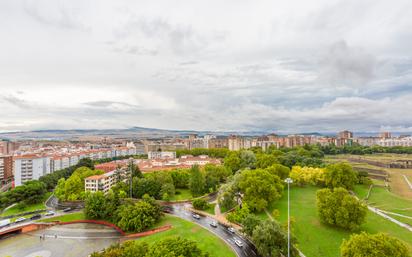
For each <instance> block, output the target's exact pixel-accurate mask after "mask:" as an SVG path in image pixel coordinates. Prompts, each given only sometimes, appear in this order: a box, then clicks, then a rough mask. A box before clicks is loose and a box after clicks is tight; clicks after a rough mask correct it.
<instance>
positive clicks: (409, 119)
mask: <svg viewBox="0 0 412 257" xmlns="http://www.w3.org/2000/svg"><path fill="white" fill-rule="evenodd" d="M411 14H412V1H411V0H392V1H388V0H344V1H336V0H317V1H313V0H312V1H302V0H287V1H274V0H268V1H264V0H259V1H256V0H251V1H246V0H233V1H232V0H224V1H222V0H216V1H215V0H208V1H194V0H187V1H180V0H176V1H170V0H165V1H157V0H150V1H143V0H139V1H135V0H130V1H125V0H111V1H102V0H95V1H87V0H77V1H76V0H67V1H62V0H33V1H28V0H27V1H23V0H1V1H0V131H14V130H33V129H72V128H82V129H88V128H129V127H133V126H145V127H156V128H167V129H197V130H220V131H222V130H242V131H246V130H271V131H274V132H309V131H320V132H327V131H329V132H331V131H337V130H341V129H350V130H354V131H380V130H392V131H412V16H411Z"/></svg>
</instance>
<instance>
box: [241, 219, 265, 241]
mask: <svg viewBox="0 0 412 257" xmlns="http://www.w3.org/2000/svg"><path fill="white" fill-rule="evenodd" d="M260 222H261V220H260V219H259V218H258V217H257V216H256V215H254V214H249V215H247V216H246V217H245V218H244V219H243V221H242V231H243V232H244V233H245V234H246V235H248V236H249V237H251V236H252V234H253V230H255V228H256V227H257V226H258V225H259V224H260Z"/></svg>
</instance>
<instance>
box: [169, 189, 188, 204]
mask: <svg viewBox="0 0 412 257" xmlns="http://www.w3.org/2000/svg"><path fill="white" fill-rule="evenodd" d="M192 198H193V197H192V193H191V192H190V190H189V189H180V188H178V189H176V193H175V195H174V196H173V197H171V198H170V201H183V200H190V199H192Z"/></svg>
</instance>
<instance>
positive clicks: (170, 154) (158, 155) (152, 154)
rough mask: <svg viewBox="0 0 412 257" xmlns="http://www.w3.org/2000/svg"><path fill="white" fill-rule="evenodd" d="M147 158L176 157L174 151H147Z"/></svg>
mask: <svg viewBox="0 0 412 257" xmlns="http://www.w3.org/2000/svg"><path fill="white" fill-rule="evenodd" d="M147 158H148V159H150V160H152V159H176V152H148V153H147Z"/></svg>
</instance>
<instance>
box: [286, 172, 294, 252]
mask: <svg viewBox="0 0 412 257" xmlns="http://www.w3.org/2000/svg"><path fill="white" fill-rule="evenodd" d="M285 182H286V184H288V257H290V194H289V191H290V184H292V183H293V180H292V179H291V178H287V179H285Z"/></svg>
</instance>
